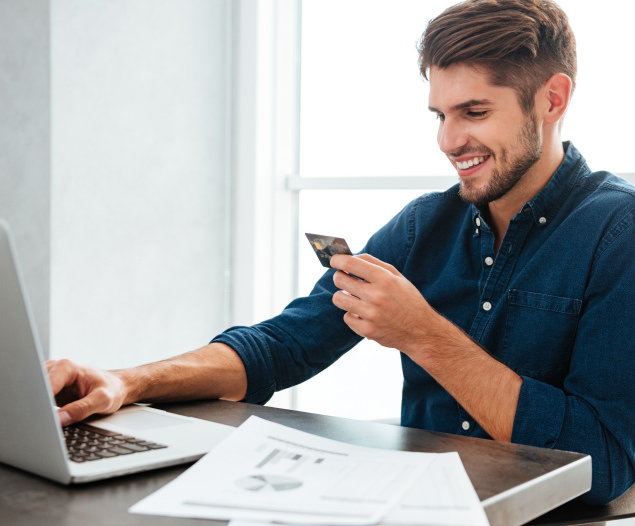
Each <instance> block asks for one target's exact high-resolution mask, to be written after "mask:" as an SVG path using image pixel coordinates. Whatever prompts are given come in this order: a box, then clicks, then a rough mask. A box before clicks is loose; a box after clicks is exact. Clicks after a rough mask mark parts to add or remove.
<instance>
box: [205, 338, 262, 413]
mask: <svg viewBox="0 0 635 526" xmlns="http://www.w3.org/2000/svg"><path fill="white" fill-rule="evenodd" d="M254 331H256V329H254V328H253V327H231V328H229V329H227V330H226V331H225V332H223V333H221V334H219V335H218V336H216V338H214V339H213V340H212V342H211V343H215V342H220V343H224V344H225V345H228V346H229V347H231V348H232V349H233V350H234V351H235V352H236V354H238V356H239V357H240V359H241V360H242V361H243V364H244V366H245V371H246V373H247V394H246V396H245V399H244V400H243V402H248V403H251V404H265V403H267V402H268V401H269V399H270V398H271V397H272V396H273V394H274V392H275V377H274V376H273V374H272V372H271V368H270V367H269V366H268V361H267V357H268V355H269V353H268V352H265V351H266V349H263V348H262V347H263V345H264V346H266V342H261V341H260V340H259V339H258V337H257V334H254Z"/></svg>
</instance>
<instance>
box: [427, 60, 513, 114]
mask: <svg viewBox="0 0 635 526" xmlns="http://www.w3.org/2000/svg"><path fill="white" fill-rule="evenodd" d="M429 79H430V95H429V97H428V102H429V107H430V109H431V110H432V111H435V110H441V111H450V110H451V109H452V110H460V109H464V108H468V107H473V106H479V105H484V104H487V105H493V104H497V103H499V102H504V101H507V100H510V99H512V98H514V99H515V92H514V90H513V89H512V88H510V87H506V86H496V85H494V84H492V83H491V81H490V74H489V71H488V70H487V69H486V68H483V67H476V66H469V65H466V64H455V65H452V66H448V67H447V68H439V67H436V66H433V67H431V68H430V74H429Z"/></svg>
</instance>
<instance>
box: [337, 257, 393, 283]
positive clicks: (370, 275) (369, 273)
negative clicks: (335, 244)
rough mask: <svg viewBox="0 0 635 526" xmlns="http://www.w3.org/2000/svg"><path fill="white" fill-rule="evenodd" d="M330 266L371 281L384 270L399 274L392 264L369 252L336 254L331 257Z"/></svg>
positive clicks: (383, 273) (378, 277) (381, 274)
mask: <svg viewBox="0 0 635 526" xmlns="http://www.w3.org/2000/svg"><path fill="white" fill-rule="evenodd" d="M331 267H332V268H334V269H337V270H341V271H343V272H346V273H347V274H352V275H353V276H357V277H359V278H361V279H363V280H364V281H368V282H371V283H372V282H376V281H377V280H379V279H381V277H382V276H384V275H385V272H386V271H388V272H390V273H391V274H395V275H400V274H399V272H398V271H397V270H396V269H395V268H394V267H393V266H392V265H390V264H388V263H384V262H383V261H381V260H379V259H377V258H375V257H373V256H371V255H370V254H360V255H358V256H346V255H342V254H336V255H334V256H333V257H332V258H331Z"/></svg>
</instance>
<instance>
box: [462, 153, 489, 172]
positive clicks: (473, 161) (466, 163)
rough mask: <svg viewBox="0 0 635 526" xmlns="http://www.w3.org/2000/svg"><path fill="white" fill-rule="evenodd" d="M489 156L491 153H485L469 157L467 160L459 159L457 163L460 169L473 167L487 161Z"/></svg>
mask: <svg viewBox="0 0 635 526" xmlns="http://www.w3.org/2000/svg"><path fill="white" fill-rule="evenodd" d="M488 158H489V155H485V156H483V157H474V158H473V159H468V160H467V161H458V162H457V163H456V167H457V168H458V169H459V170H467V169H468V168H472V167H473V166H477V165H479V164H481V163H482V162H485V161H486V160H487V159H488Z"/></svg>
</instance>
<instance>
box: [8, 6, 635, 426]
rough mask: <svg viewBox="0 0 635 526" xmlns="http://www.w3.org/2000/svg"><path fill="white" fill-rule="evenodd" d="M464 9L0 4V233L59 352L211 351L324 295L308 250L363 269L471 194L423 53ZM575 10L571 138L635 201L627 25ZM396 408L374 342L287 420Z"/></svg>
mask: <svg viewBox="0 0 635 526" xmlns="http://www.w3.org/2000/svg"><path fill="white" fill-rule="evenodd" d="M452 3H453V2H450V1H439V0H426V1H421V0H390V1H388V0H382V1H375V0H319V1H318V0H305V1H301V0H270V1H264V0H263V1H257V0H30V1H29V2H14V1H10V0H0V102H1V103H0V216H1V217H4V218H6V219H7V220H8V221H9V222H10V224H11V225H12V227H13V230H14V234H15V236H16V239H17V245H18V250H19V255H20V259H21V262H22V266H23V269H24V271H25V276H26V281H27V285H28V289H29V294H30V297H31V303H32V306H33V310H34V313H35V317H36V320H37V324H38V329H39V331H40V336H41V340H42V347H43V351H44V353H45V354H46V355H47V356H50V357H54V358H59V357H69V358H73V359H76V360H78V361H82V362H86V363H90V364H93V365H96V366H98V367H103V368H121V367H128V366H132V365H137V364H141V363H145V362H149V361H154V360H157V359H161V358H165V357H168V356H171V355H174V354H178V353H182V352H185V351H188V350H192V349H194V348H197V347H199V346H202V345H205V344H206V343H207V342H208V341H209V340H211V339H212V338H213V337H214V336H215V335H216V334H217V333H219V332H221V331H222V330H223V329H225V328H226V327H229V326H231V325H237V324H251V323H254V322H257V321H261V320H263V319H266V318H268V317H270V316H272V315H274V314H276V313H277V312H279V311H280V310H281V309H282V308H283V307H284V305H286V304H287V303H288V302H289V301H290V300H291V299H292V298H293V297H295V296H296V295H298V294H307V293H308V292H309V291H310V289H311V288H312V285H313V283H314V282H315V280H316V279H317V278H318V277H319V276H320V274H321V272H322V267H321V266H320V265H319V263H318V261H317V260H316V259H315V255H314V254H313V252H312V250H311V248H310V246H309V244H308V243H307V242H306V240H305V239H304V238H303V237H304V232H315V233H320V234H326V235H333V236H340V237H345V238H346V239H347V240H348V242H349V244H350V245H351V248H352V249H353V250H354V251H357V250H360V249H361V248H362V246H363V245H364V243H365V241H366V239H367V238H368V237H369V236H370V235H371V234H372V233H373V232H374V231H376V230H377V229H378V228H379V227H381V226H382V225H383V224H384V223H385V222H386V221H388V220H389V219H390V218H391V217H392V216H393V215H394V214H396V213H397V212H398V211H399V210H400V209H401V208H402V207H403V206H405V205H406V204H407V203H408V202H409V201H410V200H411V199H413V198H414V197H416V196H418V195H421V194H422V193H425V192H429V191H432V190H438V189H445V188H447V187H449V186H451V185H452V184H454V183H455V181H456V176H455V175H454V174H453V169H452V167H451V166H450V165H449V163H448V162H447V160H446V159H445V157H444V156H443V155H442V154H441V153H440V152H439V151H438V148H437V146H436V138H435V137H436V126H437V122H436V120H435V117H434V116H433V115H432V114H430V112H429V111H428V110H427V89H428V86H427V84H426V82H424V81H423V80H422V79H421V78H420V76H419V72H418V67H417V51H416V44H417V41H418V39H419V37H420V36H421V33H422V31H423V29H424V28H425V26H426V23H427V22H428V20H430V19H431V18H433V17H434V16H436V15H437V14H439V13H440V12H441V11H442V10H443V9H445V8H446V7H448V6H449V5H451V4H452ZM560 5H561V6H562V7H563V8H564V9H565V11H567V12H568V14H569V17H570V21H571V24H572V26H573V28H574V31H575V32H576V36H577V40H578V56H579V76H578V88H577V90H576V93H575V95H574V97H573V101H572V104H571V107H570V110H569V112H568V115H567V117H566V120H565V126H564V138H565V139H567V140H572V141H573V143H574V144H575V145H576V146H577V147H578V148H579V149H580V150H581V151H582V153H583V154H584V155H585V156H586V158H587V160H588V162H589V164H590V166H591V167H592V168H593V169H605V170H611V171H614V172H617V173H619V174H624V177H626V178H629V179H630V180H631V181H633V180H634V179H633V175H632V173H633V172H635V166H634V163H633V161H632V160H631V159H630V147H631V143H632V133H631V132H630V123H631V118H633V117H634V113H635V112H634V110H633V108H632V106H631V104H630V103H629V100H630V96H631V91H632V85H633V80H634V79H633V75H634V73H633V69H632V68H630V67H629V66H628V53H627V51H628V50H630V49H632V44H631V43H630V27H627V26H628V25H629V24H630V17H629V16H626V14H624V9H629V8H628V7H626V6H625V4H624V2H622V1H618V0H604V2H602V4H601V6H602V9H599V8H598V3H597V2H592V1H590V0H562V1H561V2H560ZM616 13H622V14H624V16H622V15H620V16H617V15H616ZM400 399H401V373H400V363H399V356H398V353H397V351H395V350H391V349H384V348H381V347H379V346H377V345H375V344H372V343H369V342H363V343H362V344H360V345H359V346H358V347H356V348H355V349H354V350H353V351H351V352H350V353H348V354H347V355H346V356H344V357H343V358H342V359H340V360H339V361H338V362H337V363H336V364H335V365H334V366H332V367H331V368H329V369H328V370H327V371H325V372H324V373H322V374H320V375H318V376H317V377H316V378H314V379H312V380H310V381H309V382H307V383H305V384H303V385H302V386H300V387H297V388H294V389H290V390H287V391H285V392H282V393H279V394H277V395H276V396H275V397H274V399H273V400H272V401H271V402H270V403H271V404H273V405H277V406H280V407H290V408H294V409H300V410H305V411H312V412H318V413H324V414H331V415H337V416H346V417H354V418H364V419H384V418H397V417H398V415H399V405H400Z"/></svg>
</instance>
